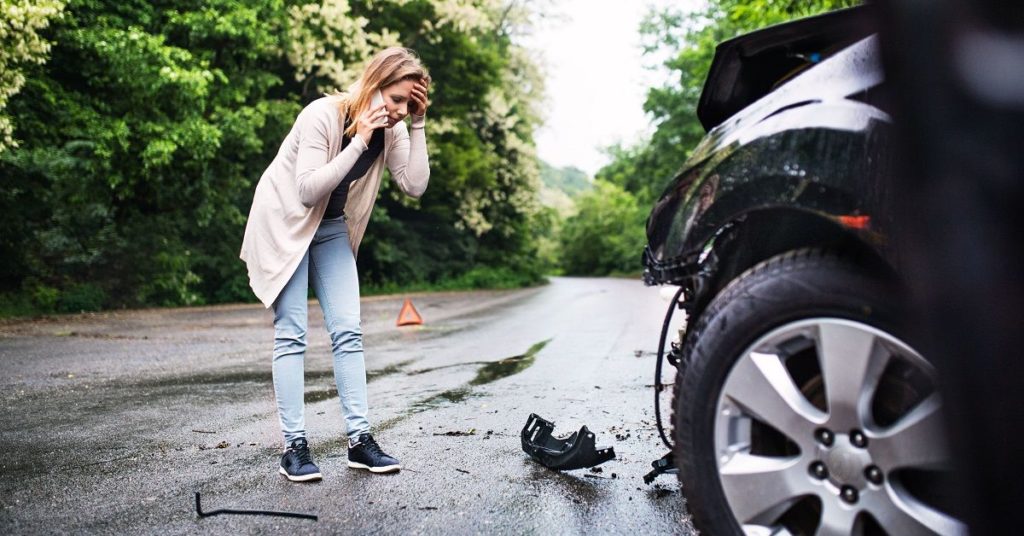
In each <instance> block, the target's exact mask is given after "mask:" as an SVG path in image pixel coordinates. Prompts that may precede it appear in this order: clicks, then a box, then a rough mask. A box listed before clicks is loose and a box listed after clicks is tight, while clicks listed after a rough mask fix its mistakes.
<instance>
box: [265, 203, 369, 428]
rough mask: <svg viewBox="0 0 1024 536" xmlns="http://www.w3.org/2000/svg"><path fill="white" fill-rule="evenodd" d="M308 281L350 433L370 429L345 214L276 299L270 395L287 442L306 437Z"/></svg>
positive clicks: (320, 235)
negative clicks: (321, 318)
mask: <svg viewBox="0 0 1024 536" xmlns="http://www.w3.org/2000/svg"><path fill="white" fill-rule="evenodd" d="M309 285H313V292H315V293H316V297H317V300H319V301H320V308H321V309H323V311H324V324H325V326H326V328H327V332H328V333H330V335H331V350H332V352H333V354H334V382H335V384H336V385H337V386H338V395H339V398H340V399H341V412H342V414H343V415H344V416H345V427H346V430H347V433H348V437H349V438H351V439H355V438H357V437H358V436H359V435H360V434H362V433H365V432H368V431H370V423H369V422H368V421H367V420H366V411H367V408H366V364H365V362H364V361H363V332H362V328H361V327H360V325H359V276H358V275H357V273H356V259H355V256H354V255H353V254H352V248H351V247H350V246H349V242H348V224H347V223H346V222H345V219H344V218H336V219H331V220H324V221H322V222H321V223H320V227H319V228H317V230H316V234H314V235H313V242H312V244H310V246H309V250H308V251H306V254H305V256H303V257H302V262H300V263H299V267H298V268H297V269H296V270H295V274H293V275H292V278H291V279H290V280H289V281H288V284H286V285H285V287H284V290H282V291H281V294H280V295H279V296H278V297H277V300H276V301H275V302H274V365H273V370H274V394H275V395H276V397H277V412H278V416H279V417H280V419H281V431H282V432H283V433H284V441H285V445H288V444H290V443H291V442H292V441H293V440H295V439H298V438H300V437H306V420H305V414H304V410H305V402H304V398H303V395H304V390H305V387H304V383H305V382H304V380H305V378H304V369H305V367H304V359H305V355H306V326H307V314H308V310H309V306H308V301H307V296H308V292H309Z"/></svg>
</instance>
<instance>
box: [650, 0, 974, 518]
mask: <svg viewBox="0 0 1024 536" xmlns="http://www.w3.org/2000/svg"><path fill="white" fill-rule="evenodd" d="M872 21H873V17H872V16H871V13H870V12H869V11H868V8H863V7H862V8H854V9H849V10H842V11H836V12H832V13H827V14H824V15H820V16H817V17H812V18H807V19H802V20H798V21H794V22H790V23H786V24H782V25H779V26H774V27H771V28H767V29H764V30H760V31H757V32H754V33H751V34H748V35H744V36H741V37H738V38H735V39H732V40H730V41H726V42H723V43H722V44H720V45H719V47H718V49H717V51H716V55H715V59H714V62H713V64H712V66H711V70H710V72H709V74H708V78H707V81H706V83H705V86H704V91H703V94H702V96H701V99H700V106H699V108H698V110H697V115H698V117H699V119H700V121H701V123H702V124H703V125H704V127H705V128H706V129H707V130H708V134H707V136H706V137H705V138H704V140H703V141H702V142H701V143H700V145H699V146H698V147H697V148H696V149H695V150H694V152H693V154H692V156H691V157H690V158H689V159H688V160H687V162H686V163H685V165H684V166H683V169H682V172H681V173H680V174H679V175H678V176H677V177H676V178H675V179H674V180H672V181H671V182H670V184H669V185H668V187H667V188H666V190H665V192H664V193H663V194H662V196H661V197H660V199H659V200H658V201H657V203H656V204H655V206H654V208H653V210H652V212H651V215H650V218H649V220H648V224H647V237H648V245H647V248H646V250H645V252H644V265H645V280H646V282H647V283H648V284H658V285H662V284H665V285H677V286H679V287H681V290H680V294H678V295H677V296H681V298H677V300H678V305H679V307H681V308H682V309H685V311H686V312H687V316H688V321H687V322H686V326H685V328H683V329H680V341H679V343H678V344H677V345H674V347H673V349H672V353H671V354H670V356H669V357H670V359H669V360H670V362H673V363H675V364H677V367H678V372H677V375H676V380H675V386H674V391H673V402H672V412H673V413H672V424H673V427H672V437H673V438H674V446H673V452H674V456H675V461H676V464H677V466H678V469H679V479H680V481H681V482H682V489H683V492H684V494H685V496H686V500H687V506H688V509H689V511H690V512H691V513H692V515H693V520H694V523H695V525H696V526H697V527H698V528H699V529H701V530H702V531H703V532H704V533H705V534H715V535H718V534H736V533H746V534H890V535H900V536H902V535H911V534H932V533H935V534H963V533H966V531H967V529H966V526H965V525H964V523H963V522H962V521H960V519H962V515H961V514H960V513H958V512H957V508H956V504H955V501H953V500H951V499H949V496H950V495H949V493H947V491H948V482H949V475H950V472H949V470H950V466H951V456H950V455H949V453H948V449H947V448H946V447H945V445H946V434H945V431H944V428H943V420H942V416H941V410H942V402H941V400H940V398H939V394H938V385H937V374H936V371H935V367H934V366H933V364H932V363H931V362H930V361H929V360H928V358H927V356H923V355H921V354H920V353H919V352H918V351H917V350H915V344H914V343H913V341H912V340H911V338H910V335H909V334H908V332H907V326H906V325H905V319H906V317H907V312H906V309H905V308H906V305H905V304H906V302H907V300H906V298H905V291H904V288H905V286H906V285H905V283H906V277H907V274H906V273H905V271H904V266H903V265H902V263H901V254H900V252H901V249H902V248H901V246H900V244H898V243H897V242H896V241H895V239H894V237H895V236H897V235H896V234H895V233H894V232H893V231H894V229H893V221H894V217H895V216H896V215H897V213H896V211H897V210H901V207H906V204H905V203H906V202H905V201H902V200H900V199H896V198H895V197H894V194H893V192H894V191H896V190H895V189H894V188H893V187H892V186H893V183H894V181H895V180H898V177H897V176H896V171H895V170H896V169H898V168H897V166H896V162H897V157H898V154H897V152H898V151H896V150H895V140H894V125H893V121H892V118H891V115H890V113H891V110H890V109H889V105H888V103H889V101H890V95H889V89H888V87H887V84H886V81H885V79H884V77H883V71H882V68H881V65H880V59H879V52H878V40H877V36H876V35H875V34H876V30H877V29H876V28H875V25H874V24H873V22H872ZM674 305H675V304H673V306H674Z"/></svg>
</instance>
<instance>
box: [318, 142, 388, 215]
mask: <svg viewBox="0 0 1024 536" xmlns="http://www.w3.org/2000/svg"><path fill="white" fill-rule="evenodd" d="M345 128H348V124H346V125H345ZM351 141H352V137H351V136H347V135H346V136H344V137H342V139H341V149H342V150H345V147H348V144H349V142H351ZM383 150H384V129H383V128H378V129H374V131H373V134H372V135H371V136H370V143H368V144H367V145H366V150H365V151H363V154H361V155H359V159H358V160H356V163H355V164H353V165H352V169H351V170H349V172H348V174H347V175H345V178H344V179H341V182H340V183H338V186H337V187H335V188H334V191H333V192H331V200H330V202H328V203H327V212H324V219H330V218H337V217H339V216H341V215H343V214H345V201H347V200H348V187H349V185H350V184H352V182H353V181H355V180H356V179H358V178H360V177H362V176H363V175H366V172H367V171H368V170H369V169H370V166H371V165H373V162H374V160H377V156H378V155H380V152H381V151H383Z"/></svg>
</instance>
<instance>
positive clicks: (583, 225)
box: [561, 181, 646, 275]
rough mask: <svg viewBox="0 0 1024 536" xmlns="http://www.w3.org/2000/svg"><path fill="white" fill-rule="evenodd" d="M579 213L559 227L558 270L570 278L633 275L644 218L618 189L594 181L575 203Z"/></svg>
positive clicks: (634, 204)
mask: <svg viewBox="0 0 1024 536" xmlns="http://www.w3.org/2000/svg"><path fill="white" fill-rule="evenodd" d="M576 206H577V208H578V209H579V212H578V213H577V214H576V215H574V216H571V217H569V218H568V219H566V221H565V224H564V225H563V227H562V234H561V245H562V267H563V268H564V270H565V273H567V274H570V275H607V274H611V273H628V272H636V271H639V269H640V251H642V250H643V245H644V230H643V229H644V228H643V222H644V218H645V217H646V211H644V210H643V209H642V208H641V207H640V206H639V205H638V204H637V200H636V198H635V197H634V196H633V195H632V194H630V193H629V192H627V191H625V190H623V189H622V187H620V186H618V185H615V184H612V183H610V182H606V181H597V182H596V183H595V185H594V188H593V189H592V190H590V191H588V192H586V193H584V194H583V195H581V196H580V197H579V198H578V199H577V201H576Z"/></svg>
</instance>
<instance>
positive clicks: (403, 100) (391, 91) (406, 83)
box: [380, 80, 416, 128]
mask: <svg viewBox="0 0 1024 536" xmlns="http://www.w3.org/2000/svg"><path fill="white" fill-rule="evenodd" d="M415 84H416V83H415V82H413V81H412V80H402V81H400V82H395V83H394V84H391V85H390V86H387V87H384V88H381V90H380V92H381V94H382V95H384V107H385V108H386V109H387V111H388V125H387V126H388V128H391V127H393V126H395V125H396V124H398V122H399V121H401V120H403V119H405V117H406V116H407V115H409V99H410V97H411V94H412V88H413V86H414V85H415Z"/></svg>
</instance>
